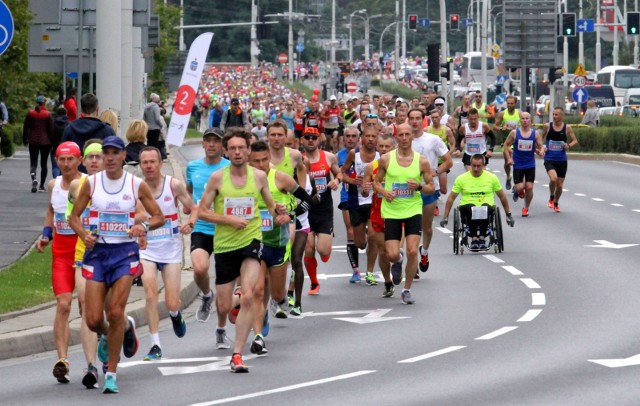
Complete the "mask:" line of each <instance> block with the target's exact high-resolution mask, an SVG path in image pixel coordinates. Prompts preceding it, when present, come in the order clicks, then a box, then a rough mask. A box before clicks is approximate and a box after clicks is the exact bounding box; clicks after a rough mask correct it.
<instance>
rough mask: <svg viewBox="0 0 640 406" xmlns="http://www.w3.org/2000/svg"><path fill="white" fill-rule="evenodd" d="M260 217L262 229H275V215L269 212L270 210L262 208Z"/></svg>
mask: <svg viewBox="0 0 640 406" xmlns="http://www.w3.org/2000/svg"><path fill="white" fill-rule="evenodd" d="M260 218H261V219H262V226H260V230H261V231H263V232H264V231H271V230H273V216H272V215H271V213H269V210H260Z"/></svg>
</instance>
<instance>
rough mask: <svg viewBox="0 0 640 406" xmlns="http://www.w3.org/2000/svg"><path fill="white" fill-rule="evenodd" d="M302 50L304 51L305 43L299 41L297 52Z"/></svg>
mask: <svg viewBox="0 0 640 406" xmlns="http://www.w3.org/2000/svg"><path fill="white" fill-rule="evenodd" d="M302 51H304V44H302V43H300V42H299V43H298V44H296V52H298V53H301V52H302Z"/></svg>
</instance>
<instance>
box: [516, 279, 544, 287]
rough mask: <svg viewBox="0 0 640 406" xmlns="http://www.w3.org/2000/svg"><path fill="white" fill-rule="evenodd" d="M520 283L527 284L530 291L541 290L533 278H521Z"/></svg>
mask: <svg viewBox="0 0 640 406" xmlns="http://www.w3.org/2000/svg"><path fill="white" fill-rule="evenodd" d="M520 281H521V282H522V283H524V284H525V286H526V287H528V288H529V289H540V285H538V282H536V281H534V280H533V279H531V278H520Z"/></svg>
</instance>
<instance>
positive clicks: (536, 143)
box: [503, 112, 544, 217]
mask: <svg viewBox="0 0 640 406" xmlns="http://www.w3.org/2000/svg"><path fill="white" fill-rule="evenodd" d="M520 125H521V127H520V128H517V129H515V130H511V132H510V133H509V136H508V137H507V139H506V140H505V141H504V150H503V154H504V159H505V160H506V161H507V162H508V163H509V164H510V165H513V183H514V184H513V201H514V202H517V201H518V198H524V199H525V201H524V207H523V208H522V217H528V216H529V207H530V206H531V200H532V199H533V182H534V181H535V180H536V157H535V155H534V154H535V153H536V152H538V154H539V155H540V156H544V148H543V146H542V139H541V137H540V136H539V135H538V134H537V133H536V131H535V130H534V129H532V128H531V114H529V113H527V112H522V113H520ZM512 146H513V149H512Z"/></svg>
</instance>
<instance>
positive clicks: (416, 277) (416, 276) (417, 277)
mask: <svg viewBox="0 0 640 406" xmlns="http://www.w3.org/2000/svg"><path fill="white" fill-rule="evenodd" d="M419 279H420V273H418V272H416V274H415V275H413V280H414V281H417V280H419Z"/></svg>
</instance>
